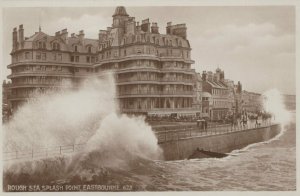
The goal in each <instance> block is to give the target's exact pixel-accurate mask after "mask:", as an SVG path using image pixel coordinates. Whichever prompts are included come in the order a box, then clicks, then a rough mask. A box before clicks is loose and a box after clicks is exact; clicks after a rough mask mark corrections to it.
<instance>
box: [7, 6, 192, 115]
mask: <svg viewBox="0 0 300 196" xmlns="http://www.w3.org/2000/svg"><path fill="white" fill-rule="evenodd" d="M112 17H113V24H112V26H111V27H107V29H106V30H100V31H99V37H98V39H88V38H85V34H84V31H83V30H82V31H79V33H78V34H77V35H75V34H74V33H73V34H71V36H68V31H67V29H63V30H62V31H58V32H56V33H55V35H47V34H46V33H44V32H42V31H41V28H40V29H39V32H36V33H35V34H34V35H32V36H30V37H28V38H26V37H24V29H23V25H20V26H19V29H17V28H14V30H13V33H12V37H13V46H12V52H11V57H12V63H11V64H10V65H8V68H9V69H11V75H9V76H8V78H9V79H11V81H12V85H11V91H12V92H11V97H10V98H9V101H10V102H11V104H12V108H13V110H16V109H17V108H18V106H19V105H21V104H22V103H23V102H25V101H26V100H28V99H30V98H32V97H34V92H35V91H37V90H38V91H46V90H48V89H61V88H72V87H74V86H76V85H77V84H79V83H80V82H81V81H82V80H83V79H85V78H87V77H90V76H91V75H94V76H99V77H102V76H103V74H105V73H107V71H112V72H113V73H114V76H115V80H116V85H117V98H118V100H119V107H120V111H121V112H124V113H143V114H145V113H147V114H166V113H183V114H195V112H196V111H195V109H193V107H192V104H193V99H194V97H195V93H194V89H193V86H194V81H193V76H194V74H195V70H193V69H191V64H193V63H194V61H193V60H191V47H190V44H189V41H188V40H187V28H186V25H185V24H176V25H172V23H171V22H169V23H168V24H167V26H166V33H165V34H161V33H160V32H159V27H158V26H157V23H155V22H153V23H150V21H149V19H145V20H143V21H142V22H141V23H139V22H136V21H135V18H134V17H131V16H129V15H128V14H127V12H126V9H125V8H124V7H117V8H116V10H115V13H114V14H113V16H112Z"/></svg>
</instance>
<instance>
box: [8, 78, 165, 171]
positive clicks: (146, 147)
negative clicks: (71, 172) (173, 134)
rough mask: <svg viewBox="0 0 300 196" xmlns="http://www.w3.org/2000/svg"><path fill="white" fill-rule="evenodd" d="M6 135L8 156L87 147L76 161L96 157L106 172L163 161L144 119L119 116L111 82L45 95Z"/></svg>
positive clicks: (32, 103)
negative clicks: (138, 162) (44, 149)
mask: <svg viewBox="0 0 300 196" xmlns="http://www.w3.org/2000/svg"><path fill="white" fill-rule="evenodd" d="M4 130H5V140H4V151H14V150H28V149H32V148H33V149H38V148H41V147H52V146H59V145H69V144H78V143H86V145H85V147H84V150H83V151H81V152H80V154H79V155H76V156H77V157H76V159H78V156H79V157H80V160H83V159H85V158H86V157H88V156H90V154H91V153H96V154H97V155H98V156H97V157H100V158H99V159H97V164H99V165H102V166H104V167H106V166H107V167H120V166H125V165H126V163H127V161H129V160H128V159H134V158H145V159H157V158H158V157H160V156H161V149H160V148H159V146H158V144H157V138H156V137H155V135H154V133H153V131H152V129H151V127H150V126H149V125H148V124H146V123H145V121H144V119H143V118H141V117H140V118H138V117H128V116H126V115H119V114H118V113H117V103H116V101H115V84H114V81H113V79H112V77H111V76H110V77H108V78H106V79H103V80H99V79H90V80H87V81H85V82H84V83H83V84H82V85H81V87H80V88H79V89H78V90H73V91H67V90H66V91H64V92H60V93H49V92H48V93H44V94H41V95H40V96H39V97H38V98H37V99H35V100H33V101H30V102H28V103H27V104H25V105H24V106H23V107H21V108H20V109H19V110H18V111H17V112H16V114H15V115H14V118H13V119H12V120H11V121H10V122H9V123H8V124H6V125H5V126H4ZM74 158H75V157H74Z"/></svg>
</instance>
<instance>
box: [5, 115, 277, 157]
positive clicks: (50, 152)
mask: <svg viewBox="0 0 300 196" xmlns="http://www.w3.org/2000/svg"><path fill="white" fill-rule="evenodd" d="M270 125H271V123H270V122H268V121H266V122H262V123H261V124H260V125H256V124H255V123H253V122H251V123H248V124H247V125H246V126H243V125H241V124H238V125H235V126H233V125H232V124H215V125H209V126H208V127H207V129H202V128H201V127H197V126H186V127H183V128H180V129H176V128H175V129H174V130H167V131H155V132H154V133H155V135H156V137H157V140H158V144H162V143H165V142H170V141H175V140H179V139H185V138H192V137H201V136H203V137H204V136H211V135H218V134H225V133H230V132H237V131H244V130H249V129H254V128H260V127H267V126H270ZM85 145H86V144H85V143H81V144H71V145H62V146H54V147H45V148H33V149H29V150H20V151H18V150H16V151H10V152H3V160H4V161H10V160H18V159H19V160H32V159H39V158H49V157H55V156H63V155H67V154H70V153H74V152H77V151H80V150H82V149H83V148H84V146H85Z"/></svg>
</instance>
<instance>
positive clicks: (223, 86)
mask: <svg viewBox="0 0 300 196" xmlns="http://www.w3.org/2000/svg"><path fill="white" fill-rule="evenodd" d="M206 82H207V83H208V84H210V85H211V86H212V87H213V88H224V89H227V86H226V85H224V84H223V83H221V82H218V81H209V80H207V81H206Z"/></svg>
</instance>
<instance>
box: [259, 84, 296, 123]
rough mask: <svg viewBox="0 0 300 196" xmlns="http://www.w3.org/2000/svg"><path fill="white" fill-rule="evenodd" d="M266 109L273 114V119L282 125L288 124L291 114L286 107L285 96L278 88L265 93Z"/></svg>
mask: <svg viewBox="0 0 300 196" xmlns="http://www.w3.org/2000/svg"><path fill="white" fill-rule="evenodd" d="M263 106H264V110H265V111H266V112H268V113H271V114H272V116H273V117H272V121H273V122H274V123H280V124H281V125H282V126H285V125H288V124H289V122H290V121H291V115H290V113H289V112H288V110H287V109H286V108H285V105H284V101H283V97H282V95H281V94H280V92H279V91H278V90H277V89H271V90H268V91H266V92H265V93H263Z"/></svg>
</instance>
